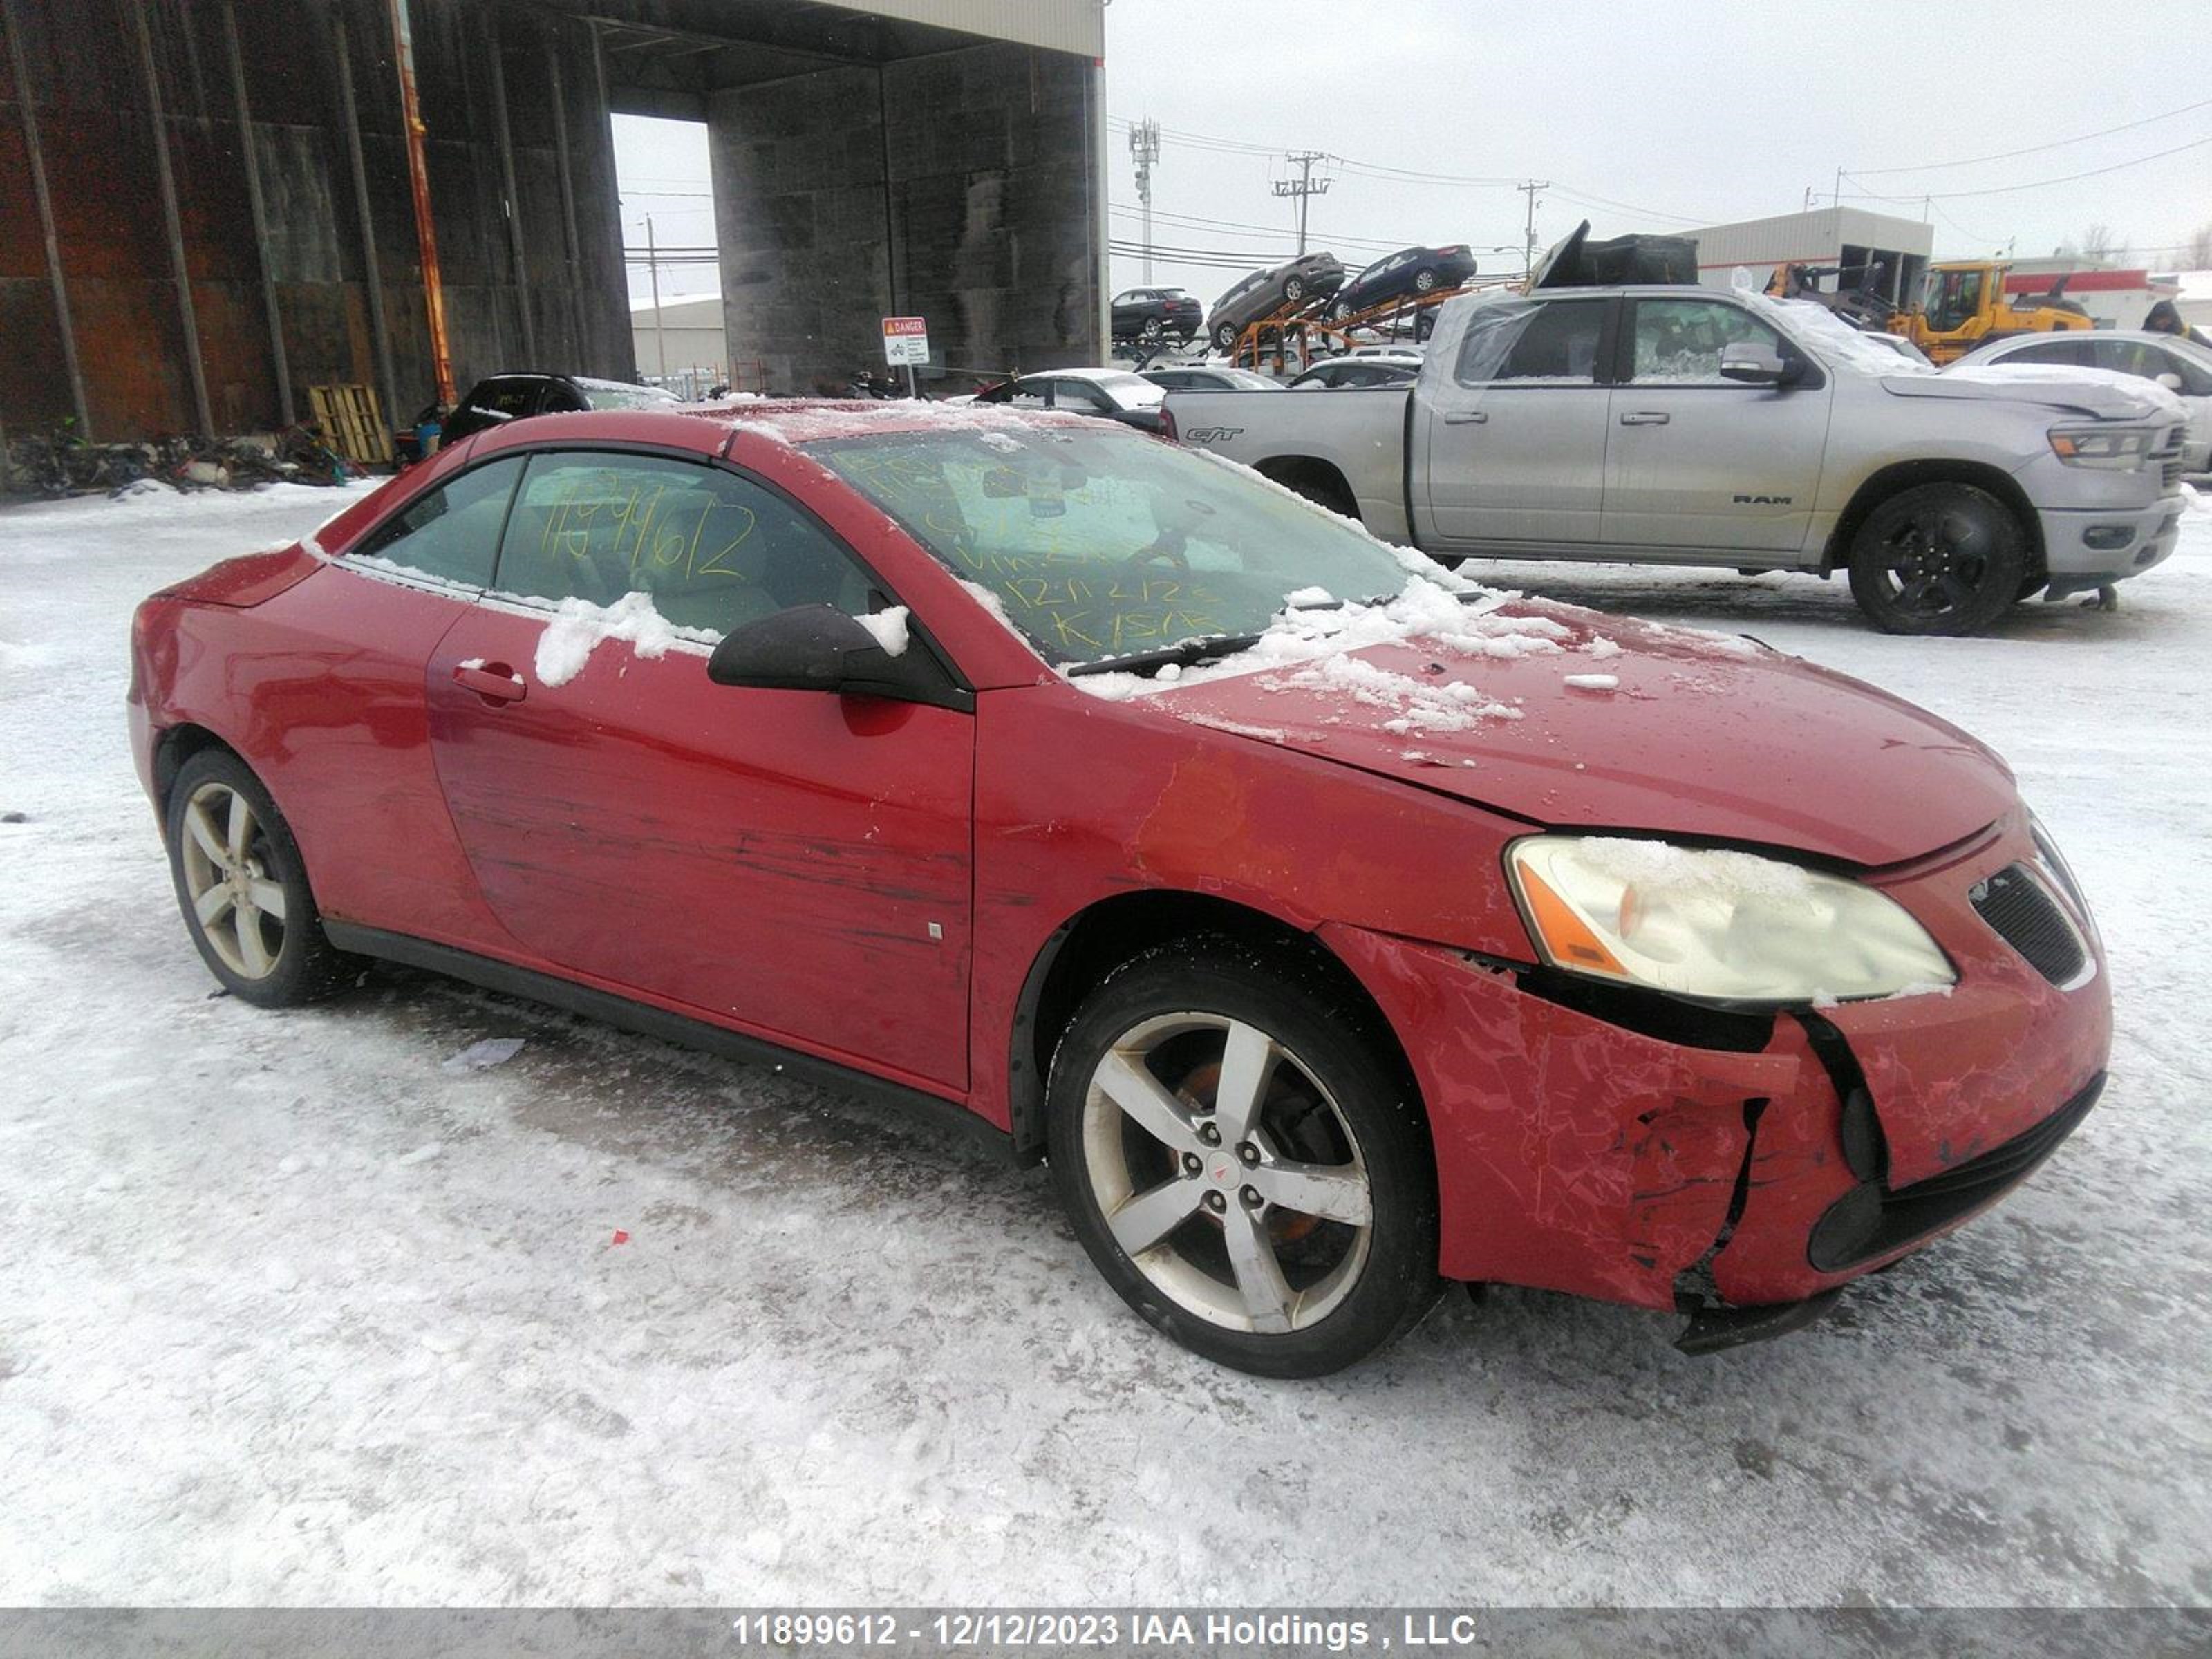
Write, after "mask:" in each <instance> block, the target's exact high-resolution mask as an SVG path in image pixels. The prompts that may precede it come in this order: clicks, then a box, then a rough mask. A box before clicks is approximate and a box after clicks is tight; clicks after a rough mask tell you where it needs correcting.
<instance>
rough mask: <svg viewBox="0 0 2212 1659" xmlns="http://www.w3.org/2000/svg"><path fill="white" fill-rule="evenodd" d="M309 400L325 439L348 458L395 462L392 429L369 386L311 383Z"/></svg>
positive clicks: (363, 461) (358, 461)
mask: <svg viewBox="0 0 2212 1659" xmlns="http://www.w3.org/2000/svg"><path fill="white" fill-rule="evenodd" d="M307 403H308V406H309V407H310V408H312V409H313V410H314V416H315V424H316V425H317V426H319V427H320V428H322V429H323V437H324V439H325V441H327V442H328V443H329V445H330V446H331V448H333V449H335V450H337V453H339V454H341V455H343V456H344V457H345V458H346V459H348V460H349V461H352V462H355V463H356V464H358V465H378V466H390V465H392V428H390V427H389V426H387V425H386V424H385V420H384V411H383V410H382V409H380V407H378V404H377V401H376V393H375V392H372V391H371V390H369V388H368V387H367V386H360V385H352V386H309V387H308V388H307Z"/></svg>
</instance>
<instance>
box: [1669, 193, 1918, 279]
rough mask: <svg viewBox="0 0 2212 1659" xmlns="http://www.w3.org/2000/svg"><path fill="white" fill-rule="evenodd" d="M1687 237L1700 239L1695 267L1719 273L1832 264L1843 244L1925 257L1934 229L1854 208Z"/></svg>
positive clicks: (1710, 229)
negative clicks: (1737, 267) (1746, 267)
mask: <svg viewBox="0 0 2212 1659" xmlns="http://www.w3.org/2000/svg"><path fill="white" fill-rule="evenodd" d="M1686 234H1689V235H1692V236H1694V237H1696V238H1697V239H1698V264H1699V267H1700V268H1701V269H1704V270H1721V271H1723V272H1725V271H1727V270H1729V268H1730V267H1732V266H1735V265H1749V266H1753V267H1757V266H1760V265H1765V266H1769V267H1771V266H1774V265H1778V264H1784V262H1796V263H1802V264H1820V263H1821V262H1823V261H1833V260H1834V259H1835V258H1836V257H1837V256H1838V254H1839V253H1840V252H1842V250H1843V249H1844V247H1845V246H1853V247H1875V248H1881V249H1883V250H1884V251H1886V252H1894V253H1919V254H1925V253H1926V252H1928V251H1929V249H1930V248H1932V247H1933V246H1935V243H1936V232H1935V228H1934V227H1932V226H1929V225H1924V224H1923V223H1921V222H1920V221H1919V220H1917V219H1897V218H1893V217H1891V216H1889V215H1887V214H1885V213H1868V212H1866V211H1864V210H1861V209H1858V208H1820V209H1818V210H1814V212H1811V213H1784V214H1780V215H1778V216H1775V217H1774V218H1771V219H1746V220H1743V221H1741V222H1738V223H1735V224H1731V225H1709V226H1707V227H1706V228H1705V229H1703V230H1693V231H1690V232H1688V233H1686Z"/></svg>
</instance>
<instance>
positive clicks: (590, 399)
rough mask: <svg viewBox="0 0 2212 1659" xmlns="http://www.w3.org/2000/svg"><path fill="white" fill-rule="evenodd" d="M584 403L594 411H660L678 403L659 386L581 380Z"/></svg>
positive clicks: (674, 397)
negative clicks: (666, 406) (667, 405)
mask: <svg viewBox="0 0 2212 1659" xmlns="http://www.w3.org/2000/svg"><path fill="white" fill-rule="evenodd" d="M576 384H577V386H579V387H580V388H581V389H582V391H583V393H584V401H585V402H586V403H587V404H591V406H592V408H593V409H659V408H662V407H663V406H665V405H666V404H672V403H674V402H676V401H677V397H676V394H675V393H674V392H664V391H663V390H661V388H660V387H659V386H624V385H623V384H621V383H620V382H619V381H616V380H579V381H577V382H576Z"/></svg>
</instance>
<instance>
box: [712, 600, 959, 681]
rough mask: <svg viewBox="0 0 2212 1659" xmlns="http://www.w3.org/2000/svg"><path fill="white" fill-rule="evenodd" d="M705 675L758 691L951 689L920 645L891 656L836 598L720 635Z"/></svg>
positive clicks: (800, 606)
mask: <svg viewBox="0 0 2212 1659" xmlns="http://www.w3.org/2000/svg"><path fill="white" fill-rule="evenodd" d="M707 678H708V679H710V680H712V681H714V684H717V685H740V686H750V687H751V688H752V689H753V690H759V691H831V692H836V694H838V695H839V696H850V697H890V698H894V699H896V700H897V701H900V702H939V701H941V700H942V699H943V697H944V695H945V691H946V690H947V689H948V688H947V686H946V685H945V678H944V676H943V675H942V674H940V673H939V671H938V669H937V665H936V664H935V662H934V661H933V660H932V659H931V658H930V655H929V653H927V651H925V650H923V649H922V648H921V647H920V646H919V645H918V644H913V643H910V644H909V645H908V647H907V648H906V649H905V650H904V651H902V652H901V653H899V654H898V655H897V656H893V655H892V654H891V653H890V652H888V651H886V650H884V647H883V646H882V645H881V644H880V643H878V641H877V639H876V636H875V635H873V634H871V633H870V632H869V631H868V630H867V629H865V628H863V627H861V626H860V623H858V622H857V621H855V620H854V618H852V617H848V616H847V615H846V614H845V613H844V612H843V611H840V610H838V609H837V607H836V605H793V607H792V608H791V609H790V610H788V611H777V612H776V613H775V615H774V616H772V617H762V618H761V619H760V620H759V621H758V622H752V623H746V624H745V625H744V627H743V628H739V629H734V630H732V632H731V633H728V634H726V635H723V637H722V642H721V643H720V645H718V646H716V647H714V655H713V656H711V657H709V658H708V659H707Z"/></svg>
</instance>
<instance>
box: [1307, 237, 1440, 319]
mask: <svg viewBox="0 0 2212 1659" xmlns="http://www.w3.org/2000/svg"><path fill="white" fill-rule="evenodd" d="M1470 276H1474V254H1473V253H1471V252H1468V248H1467V246H1466V245H1465V244H1464V243H1462V244H1460V245H1459V246H1455V247H1401V248H1400V249H1399V250H1398V251H1397V252H1395V253H1392V254H1387V255H1385V256H1384V257H1383V258H1380V259H1377V260H1376V262H1375V263H1374V264H1371V265H1370V266H1368V267H1367V269H1366V270H1363V271H1361V272H1360V273H1359V274H1358V276H1355V277H1353V278H1352V280H1351V281H1350V282H1348V283H1346V284H1345V285H1344V286H1343V287H1342V288H1340V289H1337V291H1336V298H1335V299H1334V301H1331V302H1330V304H1329V308H1328V314H1329V315H1330V316H1331V317H1332V318H1345V317H1349V316H1351V315H1352V313H1354V312H1355V311H1367V310H1370V309H1372V308H1373V307H1376V306H1379V305H1381V304H1382V303H1383V301H1386V300H1405V299H1413V298H1416V297H1418V296H1419V295H1424V294H1441V293H1443V292H1444V291H1445V290H1446V289H1455V288H1457V287H1459V286H1460V284H1461V283H1464V282H1466V281H1467V279H1468V277H1470Z"/></svg>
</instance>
